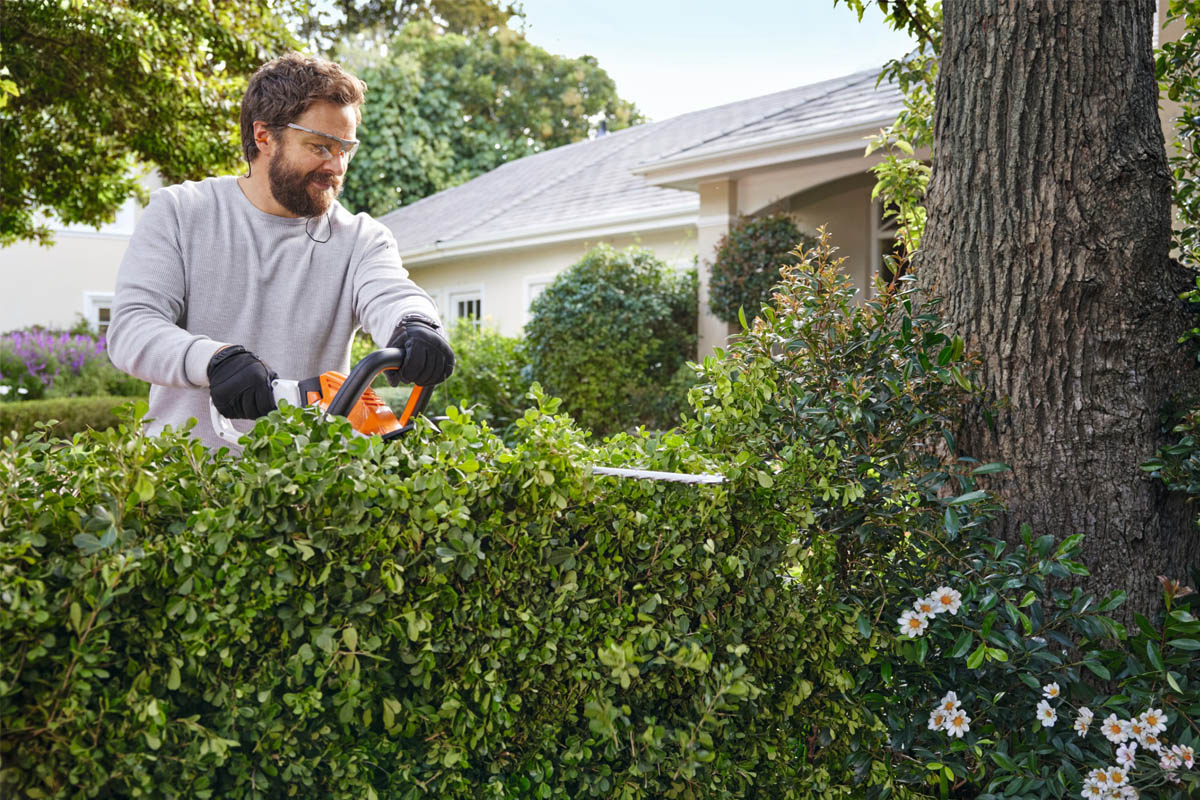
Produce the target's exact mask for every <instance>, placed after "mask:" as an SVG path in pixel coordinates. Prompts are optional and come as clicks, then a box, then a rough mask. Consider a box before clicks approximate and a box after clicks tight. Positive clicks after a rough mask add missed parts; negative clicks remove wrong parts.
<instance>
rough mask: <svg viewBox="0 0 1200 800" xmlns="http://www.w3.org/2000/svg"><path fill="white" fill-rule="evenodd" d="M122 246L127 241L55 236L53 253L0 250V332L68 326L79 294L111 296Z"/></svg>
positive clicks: (32, 247) (78, 307)
mask: <svg viewBox="0 0 1200 800" xmlns="http://www.w3.org/2000/svg"><path fill="white" fill-rule="evenodd" d="M128 244H129V237H128V236H120V235H105V234H92V235H88V234H75V233H64V232H59V233H58V234H57V236H56V241H55V244H54V246H53V247H49V248H47V247H39V246H38V245H36V244H29V243H24V242H22V243H18V244H14V245H12V246H10V247H6V248H4V249H3V250H0V276H2V277H0V286H2V287H3V289H2V290H0V331H9V330H13V329H14V328H23V327H26V326H29V325H46V326H49V327H66V326H69V325H71V324H73V323H74V322H75V319H76V314H83V313H85V308H84V293H85V292H102V293H111V292H112V290H113V287H114V286H116V282H117V268H118V267H119V266H120V265H121V257H122V256H123V255H124V254H125V248H126V246H127V245H128Z"/></svg>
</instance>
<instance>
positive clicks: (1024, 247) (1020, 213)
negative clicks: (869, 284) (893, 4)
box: [919, 0, 1200, 619]
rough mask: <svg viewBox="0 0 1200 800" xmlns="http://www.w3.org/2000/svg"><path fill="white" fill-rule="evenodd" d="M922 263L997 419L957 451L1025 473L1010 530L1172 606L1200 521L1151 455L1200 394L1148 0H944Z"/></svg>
mask: <svg viewBox="0 0 1200 800" xmlns="http://www.w3.org/2000/svg"><path fill="white" fill-rule="evenodd" d="M943 9H944V31H943V40H942V52H941V66H940V71H939V74H938V79H937V104H936V113H935V119H934V137H935V143H934V150H933V153H934V161H933V163H934V166H933V175H932V178H931V181H930V189H929V194H928V205H927V207H928V211H929V216H928V223H927V228H926V231H925V236H924V239H923V242H922V257H921V262H920V265H919V274H920V275H921V276H922V280H924V281H925V285H926V287H927V288H928V289H930V290H931V291H933V292H935V293H937V294H940V295H941V296H943V297H944V298H945V303H944V305H943V311H944V312H945V314H946V317H947V319H948V320H949V322H950V323H951V324H952V325H953V326H954V327H955V328H956V329H957V330H958V331H959V332H960V333H961V334H962V336H963V337H964V339H965V340H966V343H967V348H968V350H973V351H975V352H976V353H978V354H979V355H980V357H981V358H982V364H983V366H982V377H983V381H984V386H985V389H986V391H987V392H988V394H989V396H990V397H992V398H993V399H998V400H999V401H1000V403H1001V406H1000V408H999V410H998V412H997V414H996V417H995V420H994V424H989V421H988V419H987V418H986V416H985V415H984V414H982V413H979V412H975V413H971V414H969V415H968V419H967V421H966V422H965V424H964V426H963V430H962V431H961V435H960V437H959V442H958V444H959V449H960V451H961V452H962V453H963V454H967V455H972V456H975V457H977V458H980V459H981V460H985V461H1003V462H1005V463H1007V464H1009V465H1011V466H1012V467H1013V472H1012V473H1010V477H1008V478H1007V479H1006V480H1004V481H1003V482H998V483H997V484H996V485H995V486H994V487H993V488H995V489H996V490H997V491H999V493H1000V494H1001V496H1002V497H1003V498H1004V500H1005V501H1006V502H1007V505H1008V513H1007V514H1006V516H1005V517H1004V518H1003V519H1002V520H1001V521H1000V523H999V525H1000V527H1001V530H1002V534H1003V535H1004V537H1005V538H1007V539H1009V540H1016V539H1017V536H1018V533H1019V530H1020V526H1021V524H1022V523H1028V524H1029V525H1031V526H1032V528H1033V530H1034V532H1035V535H1041V534H1044V533H1050V534H1054V535H1055V536H1058V537H1064V536H1067V535H1070V534H1072V533H1083V534H1085V535H1086V538H1085V541H1084V548H1083V561H1084V563H1085V564H1086V565H1087V567H1088V568H1089V570H1090V571H1091V577H1090V578H1089V579H1088V580H1087V581H1085V587H1086V588H1087V589H1089V590H1091V591H1095V592H1098V593H1101V594H1103V593H1107V592H1109V591H1113V590H1118V589H1119V590H1125V591H1127V592H1128V593H1129V602H1128V603H1127V605H1126V611H1125V613H1124V614H1122V615H1121V616H1123V617H1124V618H1125V619H1128V618H1129V615H1130V614H1131V613H1132V612H1133V611H1137V612H1141V613H1146V614H1153V613H1154V612H1155V611H1157V610H1158V609H1159V607H1160V605H1161V601H1160V590H1159V586H1158V583H1157V581H1156V579H1155V576H1156V575H1160V574H1161V575H1167V576H1170V577H1172V578H1175V579H1180V580H1184V581H1185V582H1186V580H1187V578H1188V570H1189V569H1190V568H1191V567H1193V566H1195V565H1196V564H1197V563H1200V531H1197V530H1196V529H1195V528H1194V525H1193V521H1192V516H1191V511H1192V509H1190V508H1189V507H1187V506H1186V505H1185V504H1184V502H1183V498H1182V497H1179V496H1169V495H1168V493H1167V492H1166V491H1165V489H1164V487H1163V486H1162V484H1161V483H1160V482H1158V481H1156V480H1154V479H1151V478H1150V477H1148V476H1147V475H1146V474H1145V473H1143V472H1142V471H1141V470H1140V469H1139V465H1140V464H1141V463H1142V462H1143V461H1145V460H1146V459H1148V458H1149V457H1150V456H1151V455H1153V453H1154V450H1155V448H1156V447H1157V446H1158V445H1159V444H1162V443H1163V442H1165V441H1166V439H1165V438H1164V437H1163V436H1162V434H1161V430H1162V422H1163V417H1162V415H1163V414H1164V413H1165V412H1167V411H1168V410H1169V409H1170V407H1171V405H1172V403H1176V402H1181V403H1194V402H1195V401H1196V399H1197V397H1198V396H1200V392H1198V390H1200V379H1198V378H1200V370H1196V369H1195V368H1194V364H1195V361H1194V357H1193V355H1192V353H1191V349H1190V346H1182V345H1179V344H1178V342H1177V340H1178V338H1179V336H1180V335H1181V334H1182V333H1183V332H1184V331H1185V330H1186V329H1188V328H1189V327H1191V325H1192V324H1194V320H1192V319H1189V316H1190V315H1188V314H1187V313H1186V312H1185V310H1184V308H1183V304H1182V302H1181V301H1180V300H1179V299H1178V298H1177V293H1178V292H1181V291H1183V290H1185V289H1187V288H1188V286H1189V285H1190V282H1191V277H1190V275H1191V274H1190V273H1189V272H1188V271H1187V270H1185V269H1183V268H1182V267H1181V266H1180V265H1179V264H1177V263H1175V262H1174V261H1172V260H1171V259H1170V257H1169V249H1170V202H1171V199H1170V190H1171V183H1170V177H1169V173H1168V171H1167V165H1166V155H1165V148H1164V144H1163V138H1162V129H1161V126H1160V123H1159V119H1158V113H1157V100H1158V87H1157V85H1156V82H1155V76H1154V63H1153V57H1152V50H1151V31H1152V26H1153V25H1154V24H1155V3H1154V0H1137V1H1129V2H1125V1H1122V2H1118V1H1117V0H1103V2H1099V1H1096V2H1091V1H1089V2H1080V1H1079V0H947V2H946V3H945V5H944V7H943Z"/></svg>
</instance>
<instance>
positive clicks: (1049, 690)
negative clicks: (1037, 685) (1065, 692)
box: [1042, 683, 1061, 700]
mask: <svg viewBox="0 0 1200 800" xmlns="http://www.w3.org/2000/svg"><path fill="white" fill-rule="evenodd" d="M1042 694H1044V695H1045V696H1046V698H1047V699H1049V700H1053V699H1054V698H1056V697H1058V696H1059V695H1060V694H1061V692H1060V691H1059V688H1058V684H1057V683H1047V684H1046V685H1045V686H1043V687H1042Z"/></svg>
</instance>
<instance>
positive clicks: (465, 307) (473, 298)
mask: <svg viewBox="0 0 1200 800" xmlns="http://www.w3.org/2000/svg"><path fill="white" fill-rule="evenodd" d="M450 319H451V320H452V321H453V322H458V320H460V319H469V320H471V322H472V323H473V324H474V325H475V327H476V328H478V327H479V326H480V322H481V320H482V319H483V290H482V289H463V290H460V291H457V292H451V293H450Z"/></svg>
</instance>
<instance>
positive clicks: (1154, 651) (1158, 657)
mask: <svg viewBox="0 0 1200 800" xmlns="http://www.w3.org/2000/svg"><path fill="white" fill-rule="evenodd" d="M1146 658H1148V659H1149V660H1150V665H1151V666H1152V667H1154V668H1155V669H1156V670H1158V671H1159V672H1162V671H1163V660H1162V653H1161V652H1159V649H1158V645H1156V644H1155V643H1154V642H1146Z"/></svg>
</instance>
